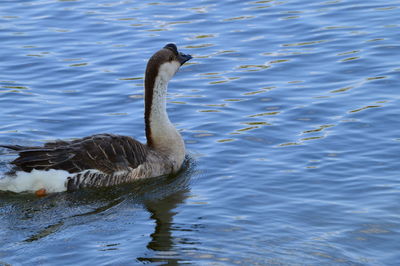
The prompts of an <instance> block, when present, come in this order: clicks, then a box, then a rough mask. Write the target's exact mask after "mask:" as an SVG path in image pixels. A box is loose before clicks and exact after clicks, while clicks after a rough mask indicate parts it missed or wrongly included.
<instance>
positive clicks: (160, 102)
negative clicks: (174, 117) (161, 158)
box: [145, 76, 184, 154]
mask: <svg viewBox="0 0 400 266" xmlns="http://www.w3.org/2000/svg"><path fill="white" fill-rule="evenodd" d="M151 83H153V82H151ZM150 85H153V86H152V87H150ZM167 85H168V80H165V79H164V78H163V77H160V76H159V77H157V78H156V79H155V80H154V83H153V84H149V83H148V82H147V83H146V82H145V124H146V138H147V145H148V146H150V147H151V148H153V149H155V150H158V151H161V152H163V153H167V154H174V153H175V154H176V153H184V144H183V140H182V138H181V136H180V134H179V133H178V131H177V130H176V128H175V127H174V126H173V124H172V123H171V122H170V120H169V117H168V114H167V109H166V96H167Z"/></svg>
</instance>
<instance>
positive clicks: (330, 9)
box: [0, 0, 400, 265]
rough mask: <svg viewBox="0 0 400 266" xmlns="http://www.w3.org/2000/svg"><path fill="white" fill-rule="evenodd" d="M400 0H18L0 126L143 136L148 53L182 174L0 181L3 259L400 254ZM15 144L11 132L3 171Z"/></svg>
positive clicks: (0, 158) (61, 134)
mask: <svg viewBox="0 0 400 266" xmlns="http://www.w3.org/2000/svg"><path fill="white" fill-rule="evenodd" d="M399 7H400V1H394V0H387V1H360V0H349V1H345V0H334V1H314V0H313V1H300V0H293V1H275V0H267V1H186V2H184V1H164V2H158V1H114V0H107V1H106V0H99V1H73V0H72V1H55V0H36V1H7V0H3V1H1V4H0V42H1V47H2V48H1V49H0V58H1V63H0V143H2V144H10V143H11V144H23V145H40V144H43V143H44V142H46V141H52V140H56V139H74V138H79V137H83V136H87V135H91V134H95V133H115V134H123V135H129V136H133V137H135V138H137V139H138V140H140V141H145V138H144V132H143V128H144V123H143V122H144V121H143V96H142V95H143V73H144V68H145V65H146V62H147V59H148V58H149V57H150V56H151V55H152V54H153V53H154V52H155V51H157V50H158V49H160V48H161V47H163V46H164V45H165V44H167V43H170V42H174V43H176V44H177V45H178V48H180V49H181V50H182V51H183V52H185V53H189V54H192V55H193V57H194V59H192V60H191V61H190V62H188V63H187V64H185V65H184V66H183V67H182V68H181V70H180V71H179V72H178V73H177V75H176V76H175V78H174V79H173V81H172V82H171V83H170V86H169V95H168V111H169V114H170V118H171V120H172V121H173V122H174V123H175V125H176V126H177V128H178V129H179V130H180V132H181V133H182V135H183V137H184V139H185V142H186V147H187V151H188V159H187V161H186V164H185V167H184V168H183V170H182V172H181V173H180V174H179V175H178V176H176V177H170V178H153V179H149V180H145V181H141V182H137V183H132V184H129V185H124V186H119V187H114V188H109V189H97V190H84V191H78V192H74V193H58V194H52V195H49V196H47V197H44V198H36V197H35V196H33V195H29V194H14V193H9V192H1V193H0V265H8V264H11V265H21V264H22V265H71V264H74V265H75V264H77V265H79V264H81V265H137V264H138V265H140V264H148V263H151V264H155V265H162V264H167V263H169V264H170V265H174V264H195V265H196V264H197V265H234V264H241V265H398V263H399V261H400V252H399V251H400V240H399V239H400V207H399V202H400V176H399V170H400V166H399V161H400V93H399V89H400V88H399V87H400V84H399V80H400V65H399V62H400V34H399V32H400V24H399V21H400V8H399ZM13 158H15V155H13V154H8V152H7V151H6V150H5V149H0V171H1V173H0V175H3V176H4V173H5V172H6V171H7V170H8V169H9V164H8V162H9V161H11V160H12V159H13Z"/></svg>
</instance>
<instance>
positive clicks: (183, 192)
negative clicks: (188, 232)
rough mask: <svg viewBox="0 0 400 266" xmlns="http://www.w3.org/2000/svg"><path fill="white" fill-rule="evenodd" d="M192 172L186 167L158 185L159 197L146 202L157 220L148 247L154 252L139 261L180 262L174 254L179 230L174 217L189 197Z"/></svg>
mask: <svg viewBox="0 0 400 266" xmlns="http://www.w3.org/2000/svg"><path fill="white" fill-rule="evenodd" d="M190 173H191V171H190V169H188V168H186V171H184V172H181V174H180V175H178V177H175V178H172V179H169V180H168V179H167V180H166V182H164V184H163V185H162V186H158V187H159V188H162V191H158V193H157V194H158V197H156V198H153V199H148V200H146V201H145V202H144V207H145V208H146V209H147V210H148V211H149V213H150V214H151V219H153V220H154V221H155V228H154V232H153V233H152V234H151V235H150V236H151V240H150V241H149V243H148V244H147V248H148V249H149V250H150V251H153V252H154V254H151V255H150V254H149V256H146V257H141V258H137V259H138V260H139V261H145V262H166V263H168V264H172V265H173V264H178V262H179V260H178V258H177V257H174V255H173V254H175V252H173V251H174V247H175V245H176V240H175V237H174V235H173V233H174V231H176V230H177V229H176V226H175V228H174V222H173V219H174V216H175V215H176V214H177V211H176V208H177V207H178V206H179V205H180V204H183V203H184V202H185V200H186V199H187V198H188V197H189V192H190V190H189V188H188V187H189V186H188V183H189V176H190ZM160 195H163V197H160ZM168 251H169V252H168Z"/></svg>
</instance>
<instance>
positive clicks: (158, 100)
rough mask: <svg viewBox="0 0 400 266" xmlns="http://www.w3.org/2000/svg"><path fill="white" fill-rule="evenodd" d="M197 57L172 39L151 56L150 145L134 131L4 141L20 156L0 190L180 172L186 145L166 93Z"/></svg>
mask: <svg viewBox="0 0 400 266" xmlns="http://www.w3.org/2000/svg"><path fill="white" fill-rule="evenodd" d="M191 58H192V56H191V55H189V54H184V53H182V52H178V48H177V46H176V45H175V44H173V43H169V44H167V45H165V46H164V47H163V48H162V49H161V50H159V51H157V52H156V53H155V54H154V55H153V56H151V58H150V59H149V61H148V63H147V67H146V71H145V80H144V90H145V92H144V94H145V95H144V105H145V108H144V109H145V111H144V120H145V133H146V139H147V143H146V144H143V143H141V142H139V141H137V140H135V139H133V138H131V137H129V136H121V135H114V134H96V135H92V136H88V137H84V138H80V139H75V140H72V141H64V140H57V141H55V142H49V143H45V144H44V146H20V145H0V146H1V147H3V148H7V149H10V150H14V151H16V152H17V153H18V155H19V156H18V157H17V158H16V159H15V160H13V161H12V162H11V165H12V167H13V168H12V170H11V171H9V172H8V173H7V174H6V175H5V177H4V178H2V179H0V190H7V191H14V192H22V191H27V192H36V194H37V195H39V194H40V195H41V194H45V193H52V192H61V191H74V190H78V189H81V188H87V187H107V186H113V185H117V184H122V183H126V182H130V181H133V180H135V179H141V178H149V177H157V176H162V175H168V174H174V173H177V172H178V170H179V169H180V168H181V166H182V163H183V161H184V157H185V145H184V142H183V139H182V137H181V135H180V134H179V132H178V131H177V129H176V128H175V127H174V125H173V124H172V123H171V121H170V120H169V117H168V114H167V110H166V94H167V87H168V82H169V81H170V79H171V78H172V77H173V76H174V75H175V73H176V72H177V71H178V69H179V68H180V66H181V65H183V64H184V63H185V62H187V61H188V60H190V59H191Z"/></svg>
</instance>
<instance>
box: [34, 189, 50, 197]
mask: <svg viewBox="0 0 400 266" xmlns="http://www.w3.org/2000/svg"><path fill="white" fill-rule="evenodd" d="M35 195H36V196H37V197H44V196H46V195H47V193H46V189H44V188H41V189H39V190H36V191H35Z"/></svg>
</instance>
